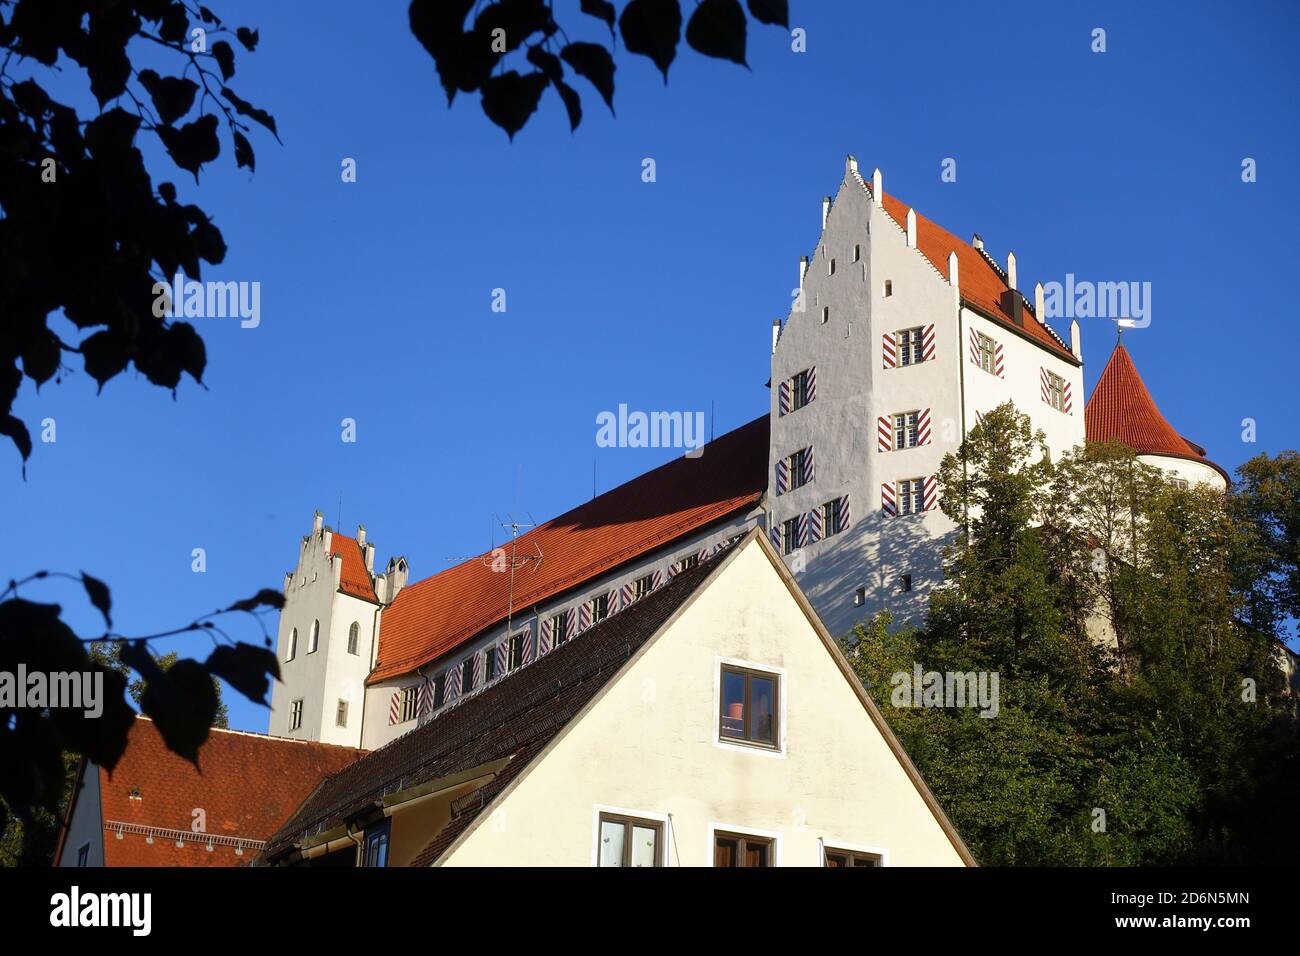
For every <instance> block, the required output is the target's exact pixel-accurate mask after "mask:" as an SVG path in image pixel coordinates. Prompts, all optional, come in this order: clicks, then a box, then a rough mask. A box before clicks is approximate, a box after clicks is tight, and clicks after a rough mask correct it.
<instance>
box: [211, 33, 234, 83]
mask: <svg viewBox="0 0 1300 956" xmlns="http://www.w3.org/2000/svg"><path fill="white" fill-rule="evenodd" d="M212 56H213V58H214V59H215V60H216V61H217V66H219V67H220V68H221V78H222V79H223V80H225V81H227V82H229V80H230V78H231V77H232V76H234V75H235V50H234V48H233V47H232V46H231V45H230V44H229V43H227V42H226V41H225V40H218V41H217V42H216V43H214V44H212Z"/></svg>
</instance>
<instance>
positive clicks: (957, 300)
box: [948, 251, 961, 305]
mask: <svg viewBox="0 0 1300 956" xmlns="http://www.w3.org/2000/svg"><path fill="white" fill-rule="evenodd" d="M948 285H950V286H952V301H953V304H954V305H960V304H961V286H960V285H959V284H958V282H957V253H956V252H955V251H954V252H950V253H948Z"/></svg>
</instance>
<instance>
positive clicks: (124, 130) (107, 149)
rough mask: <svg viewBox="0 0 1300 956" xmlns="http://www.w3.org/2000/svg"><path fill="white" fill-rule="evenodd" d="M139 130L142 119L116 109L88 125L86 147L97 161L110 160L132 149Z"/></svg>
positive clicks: (101, 115) (96, 118) (97, 117)
mask: <svg viewBox="0 0 1300 956" xmlns="http://www.w3.org/2000/svg"><path fill="white" fill-rule="evenodd" d="M139 128H140V117H138V116H136V115H135V114H134V113H128V112H127V111H126V110H124V109H122V108H121V107H120V106H118V107H114V108H113V109H111V110H109V111H108V112H107V113H101V114H100V115H99V116H96V117H95V118H94V119H93V120H91V121H90V122H89V123H87V124H86V145H87V146H88V147H90V152H91V153H92V154H93V155H94V156H95V158H96V159H109V158H111V157H113V156H114V154H117V153H122V152H124V151H126V150H128V149H130V148H131V144H132V143H133V142H134V141H135V133H136V130H138V129H139Z"/></svg>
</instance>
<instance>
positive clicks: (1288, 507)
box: [1232, 451, 1300, 631]
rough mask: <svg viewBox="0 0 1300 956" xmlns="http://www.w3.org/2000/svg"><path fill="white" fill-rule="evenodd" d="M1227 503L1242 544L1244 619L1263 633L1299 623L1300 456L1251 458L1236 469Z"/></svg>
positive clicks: (1297, 453)
mask: <svg viewBox="0 0 1300 956" xmlns="http://www.w3.org/2000/svg"><path fill="white" fill-rule="evenodd" d="M1234 492H1235V494H1234V495H1233V497H1232V505H1233V510H1234V514H1235V515H1236V517H1237V519H1238V521H1239V523H1241V524H1243V525H1244V526H1246V527H1248V528H1249V529H1251V532H1252V534H1251V536H1250V538H1249V539H1248V540H1247V541H1245V542H1243V548H1244V551H1243V553H1242V555H1241V556H1240V557H1241V561H1240V563H1241V565H1242V566H1243V568H1244V570H1245V572H1246V573H1245V574H1244V575H1243V578H1242V580H1241V581H1240V582H1239V585H1240V587H1241V588H1242V590H1243V591H1244V592H1245V594H1246V598H1247V607H1246V614H1247V617H1248V619H1249V620H1250V621H1251V623H1252V624H1254V625H1255V626H1257V627H1259V628H1261V629H1264V630H1269V631H1271V630H1274V629H1276V628H1279V627H1281V626H1282V624H1283V622H1284V620H1285V619H1286V618H1290V619H1291V620H1292V621H1293V622H1294V621H1295V620H1297V619H1300V452H1294V451H1284V452H1282V453H1281V454H1279V455H1278V456H1277V457H1276V458H1270V457H1269V456H1268V455H1267V454H1260V455H1256V456H1255V457H1254V458H1252V459H1250V461H1248V462H1246V463H1245V464H1244V465H1242V466H1241V467H1240V468H1238V469H1237V484H1236V487H1235V488H1234Z"/></svg>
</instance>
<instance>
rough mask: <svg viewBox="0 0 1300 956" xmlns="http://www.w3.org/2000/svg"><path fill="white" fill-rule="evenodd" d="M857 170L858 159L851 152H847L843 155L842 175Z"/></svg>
mask: <svg viewBox="0 0 1300 956" xmlns="http://www.w3.org/2000/svg"><path fill="white" fill-rule="evenodd" d="M857 171H858V161H857V159H856V158H855V157H854V155H853V154H852V153H849V154H848V155H847V156H845V157H844V175H845V176H848V175H849V174H850V173H857Z"/></svg>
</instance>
